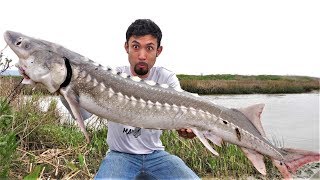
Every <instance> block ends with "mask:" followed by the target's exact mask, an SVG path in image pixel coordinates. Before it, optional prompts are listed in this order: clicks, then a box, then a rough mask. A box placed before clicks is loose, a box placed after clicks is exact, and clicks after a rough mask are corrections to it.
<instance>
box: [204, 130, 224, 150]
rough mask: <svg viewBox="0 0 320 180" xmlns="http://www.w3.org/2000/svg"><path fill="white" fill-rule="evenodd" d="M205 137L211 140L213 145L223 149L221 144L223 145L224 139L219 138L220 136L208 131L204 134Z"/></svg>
mask: <svg viewBox="0 0 320 180" xmlns="http://www.w3.org/2000/svg"><path fill="white" fill-rule="evenodd" d="M204 136H205V137H206V138H207V139H209V140H210V141H211V142H212V143H213V144H215V145H217V146H219V147H221V144H222V138H221V137H219V136H216V135H215V134H213V133H212V132H208V131H206V132H205V133H204Z"/></svg>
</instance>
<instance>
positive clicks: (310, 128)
mask: <svg viewBox="0 0 320 180" xmlns="http://www.w3.org/2000/svg"><path fill="white" fill-rule="evenodd" d="M205 97H207V98H210V99H211V100H212V101H213V102H214V103H216V104H219V105H223V106H226V107H229V108H237V107H246V106H250V105H253V104H258V103H264V104H265V108H264V110H263V112H262V115H261V121H262V125H263V127H264V129H265V132H266V134H267V137H268V138H269V139H270V141H271V142H275V143H276V144H280V145H282V146H284V147H293V148H303V149H306V150H312V151H320V150H319V149H320V148H319V93H307V94H272V95H266V94H253V95H252V94H250V95H211V96H205Z"/></svg>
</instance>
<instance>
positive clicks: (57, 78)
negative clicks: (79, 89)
mask: <svg viewBox="0 0 320 180" xmlns="http://www.w3.org/2000/svg"><path fill="white" fill-rule="evenodd" d="M16 66H17V67H18V68H19V71H20V73H21V74H23V76H24V77H25V79H24V81H25V82H23V83H25V84H29V83H30V82H35V83H41V84H43V85H44V86H45V87H46V88H47V90H48V91H49V92H51V93H53V92H56V91H57V90H58V89H60V85H61V84H62V83H63V82H64V81H65V79H66V76H67V68H66V65H65V58H64V57H62V56H60V55H59V54H57V53H54V52H52V51H49V50H37V51H34V52H33V53H32V54H30V55H29V57H28V58H26V59H19V62H18V64H17V65H16Z"/></svg>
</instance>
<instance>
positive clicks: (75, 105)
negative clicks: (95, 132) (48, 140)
mask: <svg viewBox="0 0 320 180" xmlns="http://www.w3.org/2000/svg"><path fill="white" fill-rule="evenodd" d="M60 94H61V95H62V96H63V97H64V98H65V100H66V101H67V103H68V105H69V107H70V109H71V112H72V114H73V117H74V118H75V119H76V121H77V123H78V125H79V127H80V129H81V131H82V133H83V134H84V136H85V138H86V140H87V143H90V138H89V135H88V133H87V131H86V128H85V126H84V122H83V118H82V116H81V112H80V105H79V102H78V101H77V98H76V95H74V94H73V93H71V92H68V91H66V90H62V89H60Z"/></svg>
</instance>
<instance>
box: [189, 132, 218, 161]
mask: <svg viewBox="0 0 320 180" xmlns="http://www.w3.org/2000/svg"><path fill="white" fill-rule="evenodd" d="M191 129H192V132H193V133H194V134H195V135H196V136H197V137H198V138H199V140H200V141H201V142H202V144H203V145H204V146H205V147H206V148H207V149H208V150H209V151H211V152H212V154H214V155H216V156H219V153H218V152H217V151H215V150H214V149H213V148H212V147H211V145H210V144H209V142H208V141H207V139H206V138H205V136H204V134H203V133H202V132H199V131H198V130H197V129H195V128H191Z"/></svg>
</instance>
